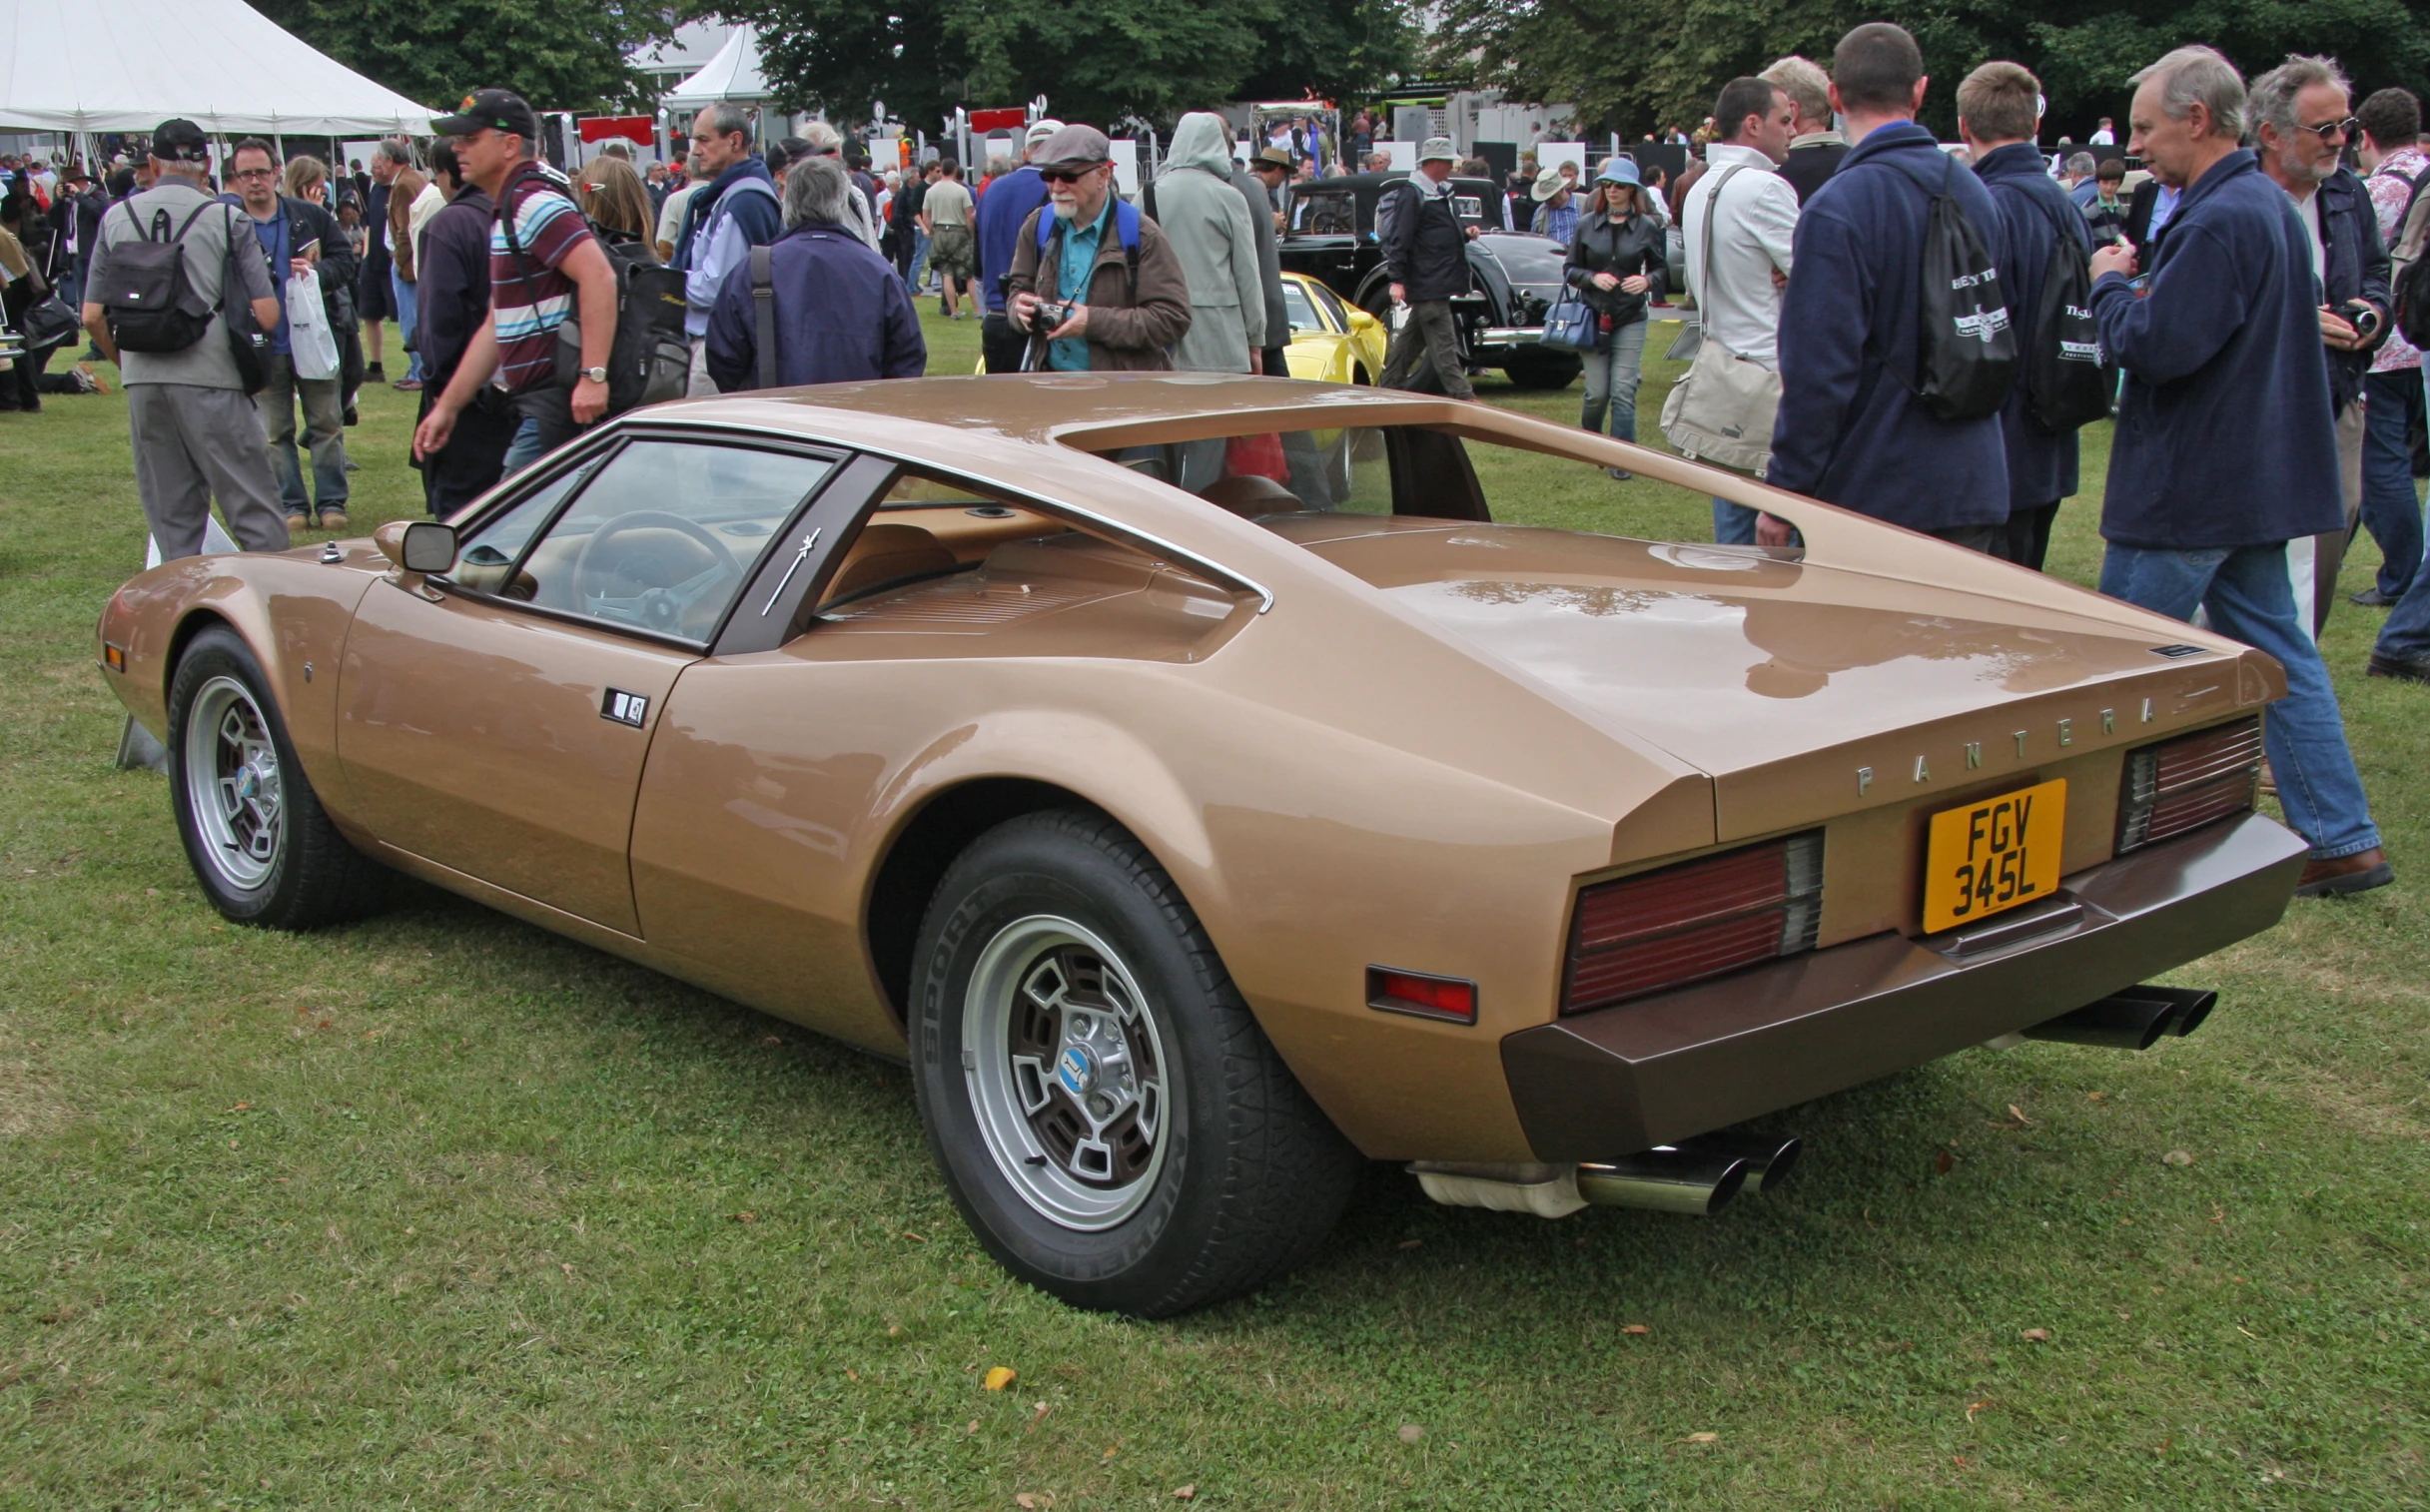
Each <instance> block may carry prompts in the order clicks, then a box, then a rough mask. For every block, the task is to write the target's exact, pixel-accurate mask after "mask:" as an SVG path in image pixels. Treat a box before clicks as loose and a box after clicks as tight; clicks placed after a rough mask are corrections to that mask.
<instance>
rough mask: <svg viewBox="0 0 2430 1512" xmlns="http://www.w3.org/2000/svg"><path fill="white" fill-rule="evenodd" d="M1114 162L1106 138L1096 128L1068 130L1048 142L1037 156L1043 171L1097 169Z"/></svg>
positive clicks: (1112, 153) (1111, 149)
mask: <svg viewBox="0 0 2430 1512" xmlns="http://www.w3.org/2000/svg"><path fill="white" fill-rule="evenodd" d="M1113 161H1114V149H1113V147H1112V145H1111V144H1109V143H1108V142H1107V141H1106V134H1105V133H1104V132H1102V131H1099V130H1098V129H1097V128H1096V127H1094V126H1067V127H1065V128H1064V129H1063V130H1061V131H1059V132H1057V133H1055V135H1053V136H1051V137H1049V138H1047V145H1046V147H1045V148H1044V149H1043V150H1041V151H1040V153H1039V155H1038V166H1039V167H1041V168H1094V167H1096V166H1097V165H1098V164H1100V163H1111V162H1113Z"/></svg>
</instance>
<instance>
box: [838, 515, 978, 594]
mask: <svg viewBox="0 0 2430 1512" xmlns="http://www.w3.org/2000/svg"><path fill="white" fill-rule="evenodd" d="M959 565H961V563H960V562H959V561H957V560H956V559H955V556H954V553H953V552H951V551H949V550H947V549H946V548H945V546H944V543H943V542H941V541H939V540H938V539H937V538H936V537H935V536H933V535H931V534H929V533H928V532H927V531H926V530H923V529H921V528H920V527H919V526H918V525H891V524H887V525H868V526H865V527H864V528H863V529H862V531H861V533H860V535H859V536H857V537H856V538H855V539H854V540H853V542H852V549H851V550H849V551H847V552H846V553H845V554H844V564H843V565H842V566H840V567H838V568H837V569H836V573H835V580H834V581H833V582H831V583H829V584H828V585H827V594H826V597H825V598H824V599H822V600H821V603H822V604H827V603H834V602H835V601H836V600H838V599H843V598H850V597H852V596H853V595H854V594H856V593H861V592H864V591H866V590H868V589H870V588H874V587H876V586H877V585H878V584H880V583H885V582H892V581H894V580H895V579H897V578H908V577H928V576H932V575H934V574H936V573H940V572H951V571H953V570H954V568H955V567H957V566H959Z"/></svg>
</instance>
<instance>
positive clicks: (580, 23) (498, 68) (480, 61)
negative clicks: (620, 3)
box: [252, 0, 678, 111]
mask: <svg viewBox="0 0 2430 1512" xmlns="http://www.w3.org/2000/svg"><path fill="white" fill-rule="evenodd" d="M252 3H253V6H254V8H255V9H256V10H258V11H260V12H262V14H264V15H266V16H268V17H269V18H270V19H271V20H273V21H276V22H277V23H279V25H281V26H283V27H285V28H286V29H287V30H289V31H290V32H293V33H294V34H295V35H296V36H298V37H300V38H302V39H303V40H304V41H306V42H309V43H311V44H312V45H313V46H314V47H317V48H319V49H320V50H321V51H323V52H325V53H327V54H329V55H330V56H331V57H333V58H335V59H337V60H338V61H339V62H341V63H343V64H345V65H346V66H347V67H349V68H351V69H354V70H355V71H356V72H357V73H360V74H363V75H365V76H367V77H369V78H371V79H373V80H376V81H378V82H379V83H381V84H385V85H387V86H388V87H389V88H391V89H393V90H395V91H397V92H398V93H399V94H401V95H404V96H405V97H406V98H407V99H410V100H416V101H419V102H420V103H421V104H423V105H427V106H432V107H437V108H442V109H453V108H454V106H455V104H456V102H457V101H459V100H461V99H462V98H463V97H464V96H465V95H467V94H470V93H471V92H472V91H473V90H475V89H510V90H513V91H514V92H515V93H516V94H518V95H521V96H522V97H523V98H524V99H525V100H527V101H529V102H530V103H531V105H532V107H533V108H534V109H536V110H580V111H596V110H602V109H611V108H615V107H619V106H629V105H634V104H639V103H643V101H644V98H645V95H646V89H645V85H644V82H643V80H642V77H641V75H639V74H637V73H635V72H634V71H633V70H632V69H631V68H630V67H629V66H628V65H627V64H626V63H625V50H626V49H627V48H628V47H632V46H635V45H637V44H639V43H642V42H646V41H651V40H654V39H657V38H661V37H665V36H668V35H670V34H671V33H672V32H673V30H674V25H675V21H676V19H678V18H677V17H676V16H675V15H674V14H672V13H669V12H662V11H648V10H642V11H627V10H622V9H618V8H616V7H614V6H602V5H598V4H595V3H591V0H252Z"/></svg>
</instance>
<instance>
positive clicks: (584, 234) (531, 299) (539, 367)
mask: <svg viewBox="0 0 2430 1512" xmlns="http://www.w3.org/2000/svg"><path fill="white" fill-rule="evenodd" d="M535 170H536V171H535ZM562 182H563V180H561V179H558V178H557V177H556V176H555V175H554V174H553V173H549V172H548V171H547V170H545V169H538V167H537V165H536V164H526V165H524V166H523V167H522V168H520V169H517V170H516V171H515V179H514V182H513V183H512V184H510V185H509V186H508V188H507V190H506V199H507V206H506V209H505V210H503V211H502V212H500V214H499V216H498V218H497V219H496V220H494V221H492V222H490V224H489V308H490V310H491V312H492V313H493V314H494V315H495V316H496V317H497V378H496V382H497V385H498V386H499V387H501V388H503V389H505V390H506V391H507V392H509V393H519V392H521V391H522V390H524V389H526V388H539V387H544V386H546V385H547V384H549V383H551V382H554V381H555V380H556V360H557V328H558V327H559V326H562V325H563V324H565V318H566V317H567V316H569V315H572V314H573V313H574V305H573V301H574V284H573V280H572V279H569V278H567V277H566V276H565V274H564V273H563V272H562V269H563V268H564V265H565V259H566V258H567V257H568V256H570V255H571V254H572V252H573V250H574V249H575V248H576V247H579V246H581V245H582V244H583V243H585V242H589V241H592V240H594V239H593V238H592V236H591V234H590V226H589V225H588V223H586V222H585V221H584V220H583V219H582V212H581V211H579V210H577V209H575V208H574V203H573V201H572V200H570V199H567V198H566V197H565V195H564V194H562V193H561V192H559V190H558V188H557V185H558V184H561V183H562ZM509 217H511V218H512V220H513V223H514V242H515V246H516V247H519V248H520V249H521V251H522V257H521V258H520V259H519V260H518V259H517V258H516V257H515V249H514V248H513V247H509V246H508V245H507V241H506V223H507V220H508V218H509ZM526 273H528V277H526V276H525V275H526Z"/></svg>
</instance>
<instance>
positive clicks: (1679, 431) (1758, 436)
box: [1662, 163, 1781, 477]
mask: <svg viewBox="0 0 2430 1512" xmlns="http://www.w3.org/2000/svg"><path fill="white" fill-rule="evenodd" d="M1745 167H1746V165H1745V164H1743V163H1740V164H1735V165H1733V166H1731V167H1729V168H1726V169H1724V170H1722V175H1721V177H1720V178H1719V179H1717V180H1715V181H1714V184H1713V193H1712V194H1711V196H1709V197H1708V198H1707V199H1706V200H1705V202H1704V247H1703V248H1702V253H1703V256H1701V257H1700V258H1699V259H1698V260H1697V261H1698V263H1699V265H1700V267H1701V269H1702V272H1703V274H1704V278H1703V281H1702V282H1701V283H1700V284H1699V285H1698V286H1697V287H1698V288H1700V289H1702V290H1704V291H1705V294H1704V298H1703V301H1702V304H1703V307H1704V308H1703V310H1702V312H1701V316H1700V318H1701V321H1702V324H1703V327H1704V343H1703V345H1702V346H1700V347H1699V348H1697V350H1696V360H1695V361H1694V362H1693V363H1691V364H1689V365H1688V376H1687V377H1686V378H1681V379H1680V380H1679V383H1678V385H1677V386H1676V387H1674V388H1672V389H1671V396H1670V397H1669V398H1667V399H1665V400H1664V401H1663V404H1662V433H1663V434H1664V435H1665V436H1667V437H1668V438H1669V439H1670V442H1671V445H1672V447H1673V448H1674V449H1676V450H1677V451H1678V452H1679V454H1680V455H1681V456H1684V457H1687V458H1688V459H1689V460H1691V461H1706V462H1712V463H1714V464H1715V465H1716V466H1722V467H1728V468H1731V469H1732V470H1734V471H1738V472H1752V473H1754V474H1755V475H1756V476H1757V477H1762V476H1763V475H1764V470H1765V469H1766V468H1767V467H1769V466H1770V465H1771V463H1772V420H1773V416H1774V415H1775V414H1777V413H1778V412H1779V410H1780V402H1781V376H1780V375H1779V374H1777V373H1774V372H1773V371H1771V370H1770V369H1768V368H1766V367H1765V366H1764V365H1763V364H1761V363H1758V362H1753V361H1751V360H1749V359H1747V358H1743V357H1740V356H1738V355H1737V354H1736V353H1734V352H1731V351H1730V350H1729V349H1727V348H1725V347H1723V346H1722V344H1721V343H1720V342H1718V341H1716V340H1715V339H1714V336H1713V327H1712V320H1711V316H1712V303H1713V297H1712V289H1713V212H1714V211H1715V210H1716V209H1718V208H1719V207H1720V205H1721V192H1722V191H1723V190H1725V189H1727V188H1729V187H1730V180H1731V179H1733V178H1735V177H1736V176H1737V175H1738V172H1739V170H1740V169H1743V168H1745Z"/></svg>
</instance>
